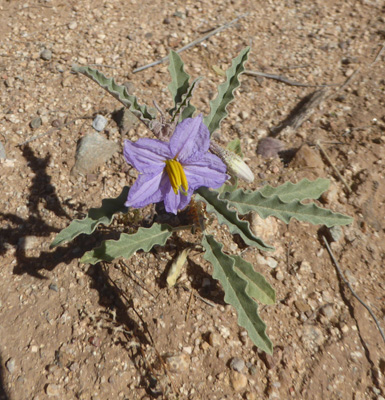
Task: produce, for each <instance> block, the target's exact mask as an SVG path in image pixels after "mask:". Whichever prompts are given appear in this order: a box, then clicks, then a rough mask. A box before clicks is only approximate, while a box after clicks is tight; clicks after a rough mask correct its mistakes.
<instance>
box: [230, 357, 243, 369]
mask: <svg viewBox="0 0 385 400" xmlns="http://www.w3.org/2000/svg"><path fill="white" fill-rule="evenodd" d="M230 368H232V369H233V370H234V371H238V372H242V370H243V368H245V362H244V361H243V360H242V358H238V357H234V358H233V359H232V360H231V361H230Z"/></svg>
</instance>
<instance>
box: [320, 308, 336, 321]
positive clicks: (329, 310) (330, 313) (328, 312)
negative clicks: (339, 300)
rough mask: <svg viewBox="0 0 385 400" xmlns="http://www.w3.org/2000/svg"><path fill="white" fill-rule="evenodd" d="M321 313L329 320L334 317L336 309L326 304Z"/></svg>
mask: <svg viewBox="0 0 385 400" xmlns="http://www.w3.org/2000/svg"><path fill="white" fill-rule="evenodd" d="M320 313H321V314H322V315H323V316H324V317H326V318H327V319H332V318H333V317H334V309H333V306H332V305H331V304H326V305H325V306H323V307H322V308H321V310H320Z"/></svg>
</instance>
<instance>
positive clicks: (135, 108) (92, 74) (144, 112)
mask: <svg viewBox="0 0 385 400" xmlns="http://www.w3.org/2000/svg"><path fill="white" fill-rule="evenodd" d="M72 70H73V71H75V72H78V73H81V74H83V75H85V76H87V77H88V78H90V79H92V80H93V81H94V82H96V83H97V84H98V85H99V86H101V87H102V88H103V89H105V90H107V92H108V93H110V94H111V95H112V96H114V97H115V99H117V100H119V101H120V102H121V103H122V104H123V105H125V106H126V107H127V108H128V109H129V110H130V111H131V112H132V113H133V114H134V115H135V116H136V117H137V118H139V119H140V120H142V121H143V122H145V123H146V124H147V125H149V124H150V122H151V121H152V120H153V119H155V115H153V114H152V113H151V112H150V111H149V109H148V107H147V106H145V105H140V104H139V103H138V100H137V98H136V97H135V96H133V95H131V94H129V93H128V92H127V88H126V87H125V86H122V85H118V84H117V83H116V82H115V80H114V78H107V77H106V76H105V75H104V74H103V73H102V72H100V71H98V70H97V69H94V68H91V67H79V66H77V65H74V66H73V67H72Z"/></svg>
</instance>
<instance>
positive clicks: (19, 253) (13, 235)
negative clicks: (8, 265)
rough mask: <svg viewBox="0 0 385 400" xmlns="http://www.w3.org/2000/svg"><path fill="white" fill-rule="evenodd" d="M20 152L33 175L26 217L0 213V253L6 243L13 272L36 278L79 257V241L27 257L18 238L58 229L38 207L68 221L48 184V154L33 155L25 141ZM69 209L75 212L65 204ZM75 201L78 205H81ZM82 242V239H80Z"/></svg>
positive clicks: (43, 234)
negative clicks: (11, 252)
mask: <svg viewBox="0 0 385 400" xmlns="http://www.w3.org/2000/svg"><path fill="white" fill-rule="evenodd" d="M22 155H23V157H24V158H25V159H26V161H27V162H28V167H29V168H30V169H31V171H32V173H33V174H34V176H33V178H32V183H31V185H30V187H29V194H28V198H27V199H26V202H25V205H26V207H27V208H28V218H22V217H20V216H18V215H16V214H11V213H1V212H0V219H1V221H2V226H1V227H0V238H1V239H0V255H4V254H5V253H6V252H7V250H8V249H9V247H10V246H13V247H15V248H16V253H15V257H16V265H15V267H14V271H13V272H14V273H15V274H17V275H22V274H24V273H28V274H29V275H31V276H34V277H36V278H39V279H44V276H43V275H42V274H41V273H39V270H41V269H47V270H52V269H54V268H55V267H56V265H58V264H59V263H61V262H66V263H69V262H71V260H73V259H74V258H76V257H78V256H79V251H81V249H79V244H80V242H79V241H78V242H77V243H76V242H75V243H73V244H71V246H70V247H69V248H60V249H57V250H56V251H55V252H51V251H50V252H48V251H43V252H41V253H40V255H39V256H38V257H30V256H28V255H27V251H26V250H25V249H24V248H23V246H22V245H20V244H22V243H21V240H22V238H25V237H28V236H35V237H37V238H48V237H49V236H50V235H51V234H52V233H57V232H59V230H60V229H58V228H56V227H53V226H51V225H50V224H48V223H47V222H46V220H45V219H46V218H45V216H44V215H43V214H44V212H43V211H42V210H48V211H51V212H52V213H53V214H54V215H55V216H56V217H59V218H65V219H66V220H71V217H70V215H69V214H68V213H67V212H66V210H65V209H64V208H63V206H62V204H61V202H60V200H59V198H58V196H57V194H56V190H55V186H54V185H53V184H52V178H51V176H50V175H49V174H48V172H47V168H48V165H49V163H50V160H51V155H46V156H45V157H42V158H40V157H37V156H36V155H35V153H34V151H33V150H32V149H31V147H30V146H29V145H28V144H27V145H25V146H24V147H23V150H22ZM67 206H68V207H69V208H72V209H73V210H75V211H76V209H75V207H74V206H72V205H71V204H67ZM83 206H84V205H83V204H79V206H78V207H79V208H81V207H83ZM83 242H84V240H83Z"/></svg>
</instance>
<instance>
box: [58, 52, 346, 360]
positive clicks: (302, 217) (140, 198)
mask: <svg viewBox="0 0 385 400" xmlns="http://www.w3.org/2000/svg"><path fill="white" fill-rule="evenodd" d="M248 54H249V48H248V47H247V48H245V49H244V50H242V51H241V53H240V54H239V55H238V56H237V57H236V58H235V59H234V60H233V61H232V65H231V67H230V68H229V69H228V70H227V71H226V80H225V82H223V83H222V84H220V85H219V87H218V94H217V96H216V98H215V99H214V100H213V101H211V102H210V113H209V114H208V115H207V116H205V117H203V116H202V115H201V114H200V115H198V116H195V117H194V113H195V111H196V108H195V107H194V106H193V105H192V104H191V98H192V95H193V92H194V88H195V87H196V85H197V83H198V81H199V80H200V78H198V79H195V80H193V81H192V82H191V83H190V76H189V75H188V74H187V73H186V72H185V70H184V64H183V61H182V59H181V58H180V57H179V55H178V54H177V53H175V52H173V51H172V52H171V53H170V56H169V60H170V66H169V72H170V74H171V83H170V84H169V86H168V88H169V90H170V92H171V95H172V98H173V107H172V109H171V110H169V114H170V118H169V120H168V121H166V119H165V116H164V115H161V118H160V119H159V120H157V119H156V118H155V115H154V114H153V113H152V112H151V109H150V108H148V107H147V106H145V105H140V104H139V103H138V100H137V98H136V97H135V96H133V95H130V94H129V93H128V92H127V90H126V88H125V86H120V85H118V84H116V83H115V81H114V79H111V78H110V79H108V78H106V77H105V76H104V75H103V74H102V73H101V72H99V71H97V70H96V69H92V68H90V67H73V70H74V71H76V72H78V73H81V74H84V75H86V76H87V77H89V78H91V79H92V80H93V81H95V82H96V83H98V84H99V85H100V86H101V87H102V88H104V89H105V90H107V91H108V92H109V93H110V94H112V95H113V96H114V97H115V98H116V99H117V100H119V101H120V102H121V103H123V104H124V106H125V107H127V108H128V109H129V111H130V112H132V113H133V114H135V116H137V117H138V118H139V120H140V121H141V122H143V123H144V124H145V125H146V126H147V127H148V129H149V131H151V132H152V133H153V134H154V135H155V137H156V139H150V138H141V139H139V140H138V141H136V142H135V143H133V142H131V141H129V140H126V141H125V144H124V150H123V153H124V157H125V159H126V161H127V162H128V163H129V164H131V165H132V166H133V167H134V168H136V169H137V170H138V171H139V177H138V179H137V180H136V182H135V183H134V184H133V186H132V187H131V188H128V187H125V188H124V189H123V191H122V193H121V194H120V195H119V196H118V197H117V198H115V199H104V200H102V206H101V207H100V208H92V209H90V210H89V212H88V215H87V217H86V218H84V219H83V220H74V221H72V222H71V223H70V225H69V226H68V227H66V228H65V229H63V230H62V231H61V232H60V233H59V234H58V235H57V236H56V238H55V239H54V241H53V242H52V244H51V247H55V246H58V245H61V244H63V243H65V242H68V241H70V240H73V239H74V238H75V237H77V236H78V235H80V234H87V235H90V234H92V233H93V232H94V231H95V229H96V228H97V227H98V225H100V224H103V225H106V226H107V225H110V224H111V222H112V221H113V219H114V216H115V215H116V214H118V213H123V214H126V213H128V212H129V210H130V209H131V208H142V207H144V206H147V205H149V204H153V203H159V202H163V203H164V207H165V210H166V212H168V213H173V214H177V213H178V212H180V210H182V209H184V208H186V207H191V208H192V210H193V212H194V209H195V207H196V206H195V205H194V207H192V206H191V205H189V204H190V202H191V201H194V202H198V203H203V204H204V205H205V209H206V213H211V214H214V215H215V217H216V218H217V220H218V222H219V224H220V225H222V224H225V225H227V227H228V228H229V231H230V233H231V234H233V235H234V234H237V235H239V236H240V237H241V238H242V240H243V241H244V243H245V244H246V245H247V246H253V247H256V248H257V249H259V250H263V251H272V250H274V249H273V248H272V247H271V246H269V245H267V244H265V243H264V242H263V240H262V239H261V238H258V237H256V236H255V235H254V234H253V232H252V231H251V229H250V225H249V223H248V222H247V221H246V220H245V219H242V216H244V215H245V214H247V213H249V212H256V213H257V214H259V215H260V216H261V217H262V218H267V217H269V216H274V217H276V218H278V219H280V220H281V221H284V222H285V223H289V222H290V220H291V219H292V218H295V219H297V220H299V221H304V222H310V223H312V224H322V225H326V226H327V227H332V226H335V225H346V224H349V223H351V221H352V219H351V218H350V217H348V216H345V215H343V214H339V213H334V212H332V211H330V210H327V209H324V208H320V207H318V206H317V205H316V204H314V203H306V204H304V203H303V200H306V199H318V198H319V197H320V195H321V194H322V193H323V192H324V191H326V190H327V189H328V186H329V181H328V180H327V179H317V180H316V181H314V182H311V181H309V180H307V179H304V180H302V181H301V182H299V183H297V184H293V183H291V182H286V183H285V184H283V185H281V186H278V187H271V186H269V185H267V186H264V187H262V188H261V189H259V190H256V191H251V190H245V189H240V188H237V180H238V179H244V180H246V181H247V182H251V181H253V179H254V176H253V173H252V171H251V170H250V169H249V167H248V166H247V165H246V164H245V163H244V161H243V160H242V154H241V151H240V146H239V141H237V140H235V141H232V142H231V143H230V144H229V146H228V148H227V149H223V148H222V147H220V146H219V145H218V144H216V143H214V142H213V141H212V140H211V139H210V137H211V135H212V134H213V133H214V132H215V131H216V130H217V129H219V127H220V124H221V121H222V120H223V119H224V118H225V117H226V116H227V110H226V109H227V106H228V104H229V103H230V102H231V101H232V100H234V90H235V89H237V88H238V87H239V85H240V82H239V76H240V74H242V72H243V71H244V65H245V62H246V61H247V57H248ZM192 197H194V200H192ZM205 215H207V214H205V213H201V214H200V215H199V218H200V219H202V218H203V219H204V218H205ZM202 222H204V221H199V224H200V225H201V226H202V229H201V230H200V232H199V238H200V240H201V245H202V248H203V251H204V258H205V259H206V260H207V261H208V262H210V263H211V264H212V266H213V278H215V279H217V280H218V281H219V282H220V283H221V285H222V287H223V290H224V293H225V298H224V299H225V302H227V303H228V304H231V305H232V306H233V307H234V308H235V309H236V311H237V314H238V324H239V325H240V326H242V327H244V328H245V329H246V330H247V332H248V334H249V336H250V338H251V340H252V341H253V343H254V344H255V345H256V346H257V347H259V348H260V349H262V350H264V351H265V352H267V353H270V354H271V353H272V350H273V345H272V343H271V341H270V339H269V338H268V336H267V334H266V325H265V323H264V322H263V321H262V319H261V318H260V316H259V314H258V304H257V301H259V302H261V303H263V304H268V305H269V304H273V303H274V302H275V292H274V290H273V288H272V287H271V286H270V284H269V283H268V282H267V281H266V279H265V278H264V277H263V276H262V275H261V274H260V273H258V272H256V271H255V270H254V268H253V266H252V265H251V264H250V263H249V262H247V261H245V260H244V259H243V258H242V257H240V256H239V255H231V254H227V253H225V252H224V251H223V245H222V244H221V243H220V242H218V241H217V239H216V238H215V237H214V236H213V235H212V234H209V233H208V230H209V227H208V228H205V226H204V224H202ZM206 222H207V221H206ZM194 227H195V228H196V226H195V225H194ZM181 229H191V225H189V226H181V227H180V226H177V227H175V226H171V225H169V224H165V223H160V222H153V223H152V225H151V226H150V227H140V228H139V229H137V230H136V231H134V233H130V234H127V233H121V234H120V237H119V239H118V240H105V241H104V242H102V244H101V245H100V246H99V247H97V248H95V249H93V250H91V251H88V252H86V253H85V254H84V255H83V256H82V258H81V260H80V261H81V262H82V263H90V264H95V263H98V262H101V261H106V262H111V261H113V260H115V259H117V258H119V257H123V258H129V257H131V256H132V255H133V254H134V253H135V252H137V251H140V250H143V251H146V252H148V251H150V250H151V249H152V248H153V246H155V245H160V246H163V245H165V243H166V241H167V240H168V239H169V238H170V237H171V236H172V235H173V234H178V233H177V232H178V231H180V230H181ZM183 257H184V259H185V258H186V257H187V252H184V253H183ZM179 270H180V268H179ZM173 281H175V279H174V277H173Z"/></svg>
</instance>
